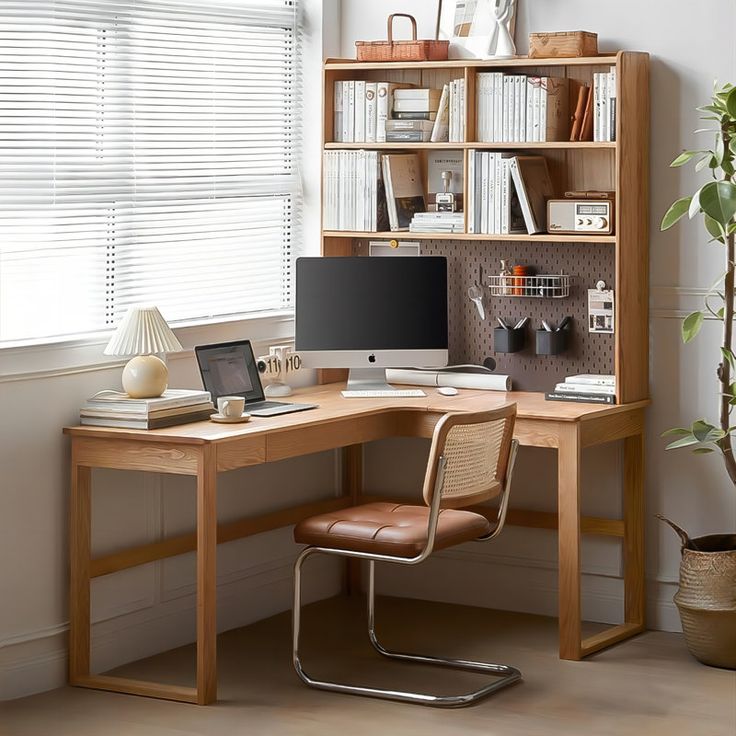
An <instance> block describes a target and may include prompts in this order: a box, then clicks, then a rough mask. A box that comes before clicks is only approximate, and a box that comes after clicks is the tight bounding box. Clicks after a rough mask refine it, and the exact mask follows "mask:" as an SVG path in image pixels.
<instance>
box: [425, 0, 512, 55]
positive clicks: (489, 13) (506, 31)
mask: <svg viewBox="0 0 736 736" xmlns="http://www.w3.org/2000/svg"><path fill="white" fill-rule="evenodd" d="M517 6H518V0H440V3H439V9H438V17H437V37H438V38H441V39H444V40H448V41H449V42H450V50H449V57H450V58H451V59H508V58H511V57H513V56H515V55H516V45H515V43H514V31H515V29H516V10H517Z"/></svg>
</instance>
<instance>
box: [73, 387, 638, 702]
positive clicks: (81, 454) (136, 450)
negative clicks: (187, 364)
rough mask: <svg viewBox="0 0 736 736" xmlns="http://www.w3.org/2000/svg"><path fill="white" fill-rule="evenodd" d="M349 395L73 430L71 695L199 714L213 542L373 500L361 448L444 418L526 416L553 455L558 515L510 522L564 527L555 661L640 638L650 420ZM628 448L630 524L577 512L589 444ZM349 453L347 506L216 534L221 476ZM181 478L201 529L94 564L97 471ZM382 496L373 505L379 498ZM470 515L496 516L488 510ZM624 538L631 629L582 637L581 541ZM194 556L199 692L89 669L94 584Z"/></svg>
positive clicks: (315, 506) (210, 655) (595, 410)
mask: <svg viewBox="0 0 736 736" xmlns="http://www.w3.org/2000/svg"><path fill="white" fill-rule="evenodd" d="M341 388H342V386H341V385H337V384H330V385H326V386H320V387H315V388H310V389H306V390H300V391H298V392H297V399H298V400H300V401H308V402H313V403H316V404H319V408H318V409H315V410H311V411H307V412H303V413H297V414H286V415H282V416H279V417H271V418H253V419H252V420H251V421H250V422H249V423H247V424H236V425H221V424H214V423H211V422H198V423H195V424H186V425H182V426H178V427H172V428H169V429H161V430H155V431H149V432H146V431H143V430H132V429H113V428H108V427H68V428H66V429H65V430H64V431H65V432H66V433H67V434H68V435H69V436H70V437H71V504H70V567H71V570H70V578H71V579H70V598H69V606H70V616H69V619H70V630H69V680H70V683H71V684H73V685H80V686H83V687H91V688H97V689H102V690H112V691H115V692H122V693H131V694H136V695H147V696H151V697H158V698H166V699H171V700H180V701H185V702H191V703H199V704H201V705H205V704H208V703H212V702H213V701H215V700H216V699H217V659H216V651H217V629H216V582H217V577H216V556H217V545H218V543H223V542H229V541H232V540H235V539H240V538H242V537H247V536H250V535H252V534H258V533H260V532H264V531H268V530H271V529H276V528H279V527H283V526H287V525H290V524H294V523H296V522H297V521H299V520H300V519H303V518H305V517H307V516H311V515H314V514H317V513H323V512H326V511H330V510H334V509H338V508H342V507H344V506H348V505H352V504H354V503H356V502H360V500H361V499H363V500H366V499H367V498H368V497H367V496H363V495H362V487H361V486H362V482H361V479H362V445H363V443H365V442H370V441H372V440H377V439H382V438H385V437H393V436H412V437H430V436H431V434H432V430H433V429H434V426H435V424H436V423H437V421H438V420H439V419H440V418H441V417H442V416H443V415H444V414H446V413H448V412H457V411H475V410H481V409H489V408H492V407H496V406H499V405H500V404H503V403H506V402H516V404H517V407H518V415H517V423H516V431H515V436H516V437H517V438H518V439H519V440H520V442H521V444H522V445H524V446H531V447H550V448H555V449H556V450H557V453H558V513H557V514H554V513H544V512H534V511H521V510H518V511H514V510H513V509H512V510H511V511H510V512H509V515H508V521H507V523H510V524H514V525H519V526H527V527H537V528H545V529H555V528H557V529H558V534H559V627H560V628H559V630H560V639H559V641H560V657H561V658H563V659H573V660H579V659H582V658H583V657H585V656H587V655H588V654H591V653H593V652H595V651H598V650H599V649H602V648H604V647H607V646H609V645H611V644H614V643H616V642H619V641H621V640H623V639H626V638H628V637H630V636H633V635H635V634H637V633H639V632H641V631H642V630H643V629H644V608H645V597H644V513H643V512H644V458H643V450H644V442H643V433H644V410H645V408H646V406H647V403H648V402H645V401H642V402H636V403H632V404H625V405H621V406H598V405H593V404H576V403H558V402H548V401H545V399H544V396H543V395H541V394H535V393H518V392H512V393H496V392H491V391H470V390H464V391H461V392H460V393H459V394H458V395H457V396H454V397H444V396H441V395H439V394H437V393H436V392H435V391H434V390H432V389H429V390H427V394H428V395H427V397H426V398H413V399H410V398H398V399H393V398H392V399H343V398H342V396H341V395H340V393H339V391H340V389H341ZM615 440H623V442H624V467H623V475H624V478H623V518H622V519H603V518H591V517H584V516H582V514H581V508H580V496H581V490H580V468H581V453H582V450H583V449H584V448H586V447H590V446H593V445H600V444H603V443H606V442H613V441H615ZM335 448H343V488H342V491H343V495H342V496H340V497H337V498H334V497H333V498H328V499H326V500H323V501H318V502H313V503H308V504H303V505H301V506H297V507H292V508H285V509H281V510H278V511H275V512H273V513H269V514H265V515H262V516H258V517H255V518H247V519H242V520H239V521H235V522H230V523H227V524H222V525H220V526H218V524H217V493H216V490H217V474H218V473H219V472H223V471H228V470H234V469H236V468H242V467H246V466H249V465H258V464H261V463H267V462H273V461H277V460H283V459H285V458H289V457H295V456H299V455H308V454H310V453H313V452H320V451H323V450H329V449H335ZM92 468H115V469H123V470H142V471H149V472H154V473H176V474H181V475H192V476H196V478H197V528H196V532H195V533H192V534H186V535H183V536H180V537H175V538H170V539H165V540H161V541H159V542H155V543H153V544H147V545H144V546H139V547H135V548H131V549H125V550H122V551H120V552H116V553H114V554H109V555H105V556H102V557H97V558H92V556H91V546H90V539H91V514H90V508H91V490H92V489H91V469H92ZM371 498H374V497H371ZM474 510H476V511H480V512H481V513H490V512H491V511H492V509H490V508H484V507H477V508H475V509H474ZM581 534H599V535H606V536H612V537H619V538H621V539H622V541H623V550H624V591H625V593H624V598H625V600H624V623H623V624H620V625H618V626H614V627H613V628H611V629H608V630H606V631H604V632H602V633H600V634H597V635H596V636H593V637H590V638H588V639H585V640H583V639H582V638H581V596H580V582H581V581H580V537H581ZM193 550H196V552H197V679H196V683H197V684H196V687H192V688H187V687H175V686H170V685H165V684H160V683H152V682H145V681H140V680H131V679H125V678H120V677H113V676H109V675H96V674H92V673H91V672H90V582H91V580H92V578H95V577H99V576H101V575H109V574H111V573H114V572H117V571H120V570H125V569H128V568H131V567H135V566H137V565H142V564H145V563H148V562H153V561H155V560H161V559H164V558H166V557H172V556H174V555H179V554H183V553H185V552H191V551H193Z"/></svg>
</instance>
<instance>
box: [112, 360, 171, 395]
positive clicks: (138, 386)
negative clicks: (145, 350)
mask: <svg viewBox="0 0 736 736" xmlns="http://www.w3.org/2000/svg"><path fill="white" fill-rule="evenodd" d="M168 385H169V369H168V368H167V367H166V363H164V362H163V360H161V358H158V357H156V356H155V355H136V356H135V358H132V359H131V360H129V361H128V363H127V364H126V366H125V368H123V389H124V390H125V393H126V394H128V396H130V398H131V399H154V398H156V397H157V396H161V394H162V393H163V392H164V391H166V387H167V386H168Z"/></svg>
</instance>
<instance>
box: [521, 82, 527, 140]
mask: <svg viewBox="0 0 736 736" xmlns="http://www.w3.org/2000/svg"><path fill="white" fill-rule="evenodd" d="M526 90H527V81H526V77H525V76H524V75H520V76H519V141H521V142H522V143H525V142H526V141H527V140H528V138H527V137H526V105H527V99H526Z"/></svg>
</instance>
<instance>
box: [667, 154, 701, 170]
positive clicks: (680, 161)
mask: <svg viewBox="0 0 736 736" xmlns="http://www.w3.org/2000/svg"><path fill="white" fill-rule="evenodd" d="M699 153H702V151H683V152H682V153H681V154H680V155H679V156H678V157H677V158H676V159H675V160H674V161H673V162H672V163H671V164H670V166H671V167H672V168H673V169H675V168H677V167H678V166H683V165H684V164H686V163H687V162H688V161H689V160H690V159H691V158H693V157H694V156H697V155H698V154H699Z"/></svg>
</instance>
